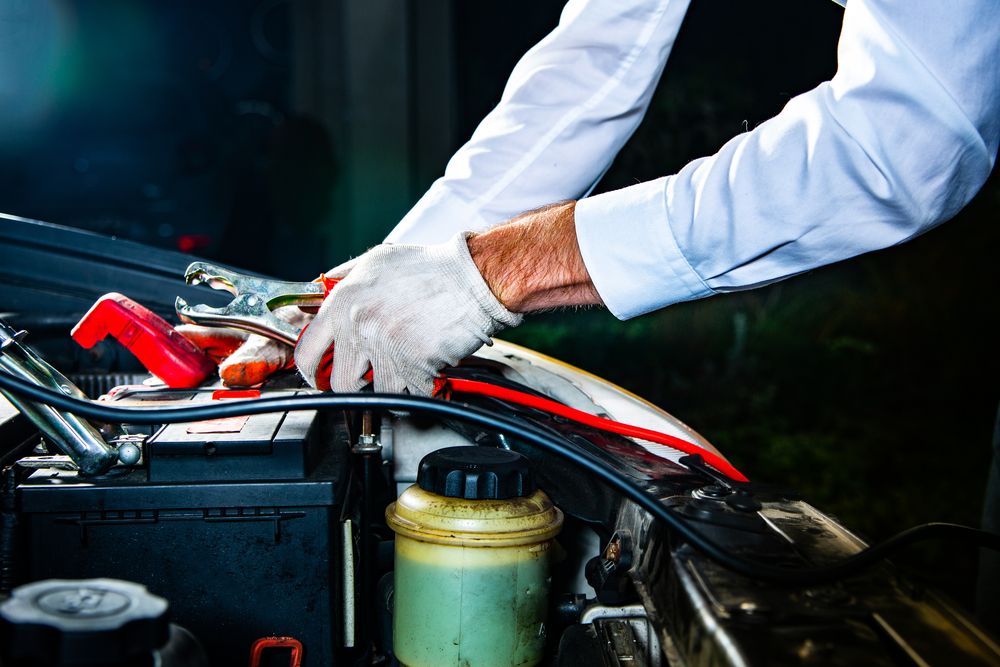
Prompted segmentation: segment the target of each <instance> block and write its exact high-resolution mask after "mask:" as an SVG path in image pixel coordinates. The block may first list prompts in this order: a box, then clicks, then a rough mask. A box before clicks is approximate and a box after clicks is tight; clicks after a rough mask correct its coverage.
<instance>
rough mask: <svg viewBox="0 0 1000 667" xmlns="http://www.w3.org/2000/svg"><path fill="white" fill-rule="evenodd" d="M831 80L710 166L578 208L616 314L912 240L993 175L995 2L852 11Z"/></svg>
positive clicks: (855, 2)
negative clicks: (837, 64) (837, 65)
mask: <svg viewBox="0 0 1000 667" xmlns="http://www.w3.org/2000/svg"><path fill="white" fill-rule="evenodd" d="M838 59H839V67H838V71H837V74H836V75H835V76H834V78H833V79H832V80H831V81H829V82H826V83H823V84H821V85H819V86H818V87H817V88H815V89H813V90H811V91H809V92H807V93H805V94H803V95H800V96H798V97H796V98H794V99H792V100H791V101H790V102H789V103H788V105H787V106H786V107H785V108H784V109H783V110H782V112H781V113H780V114H778V115H777V116H776V117H774V118H772V119H771V120H769V121H767V122H765V123H763V124H761V125H760V126H758V127H757V128H756V129H754V130H753V131H752V132H748V133H745V134H742V135H740V136H738V137H736V138H734V139H733V140H731V141H729V142H728V143H727V144H726V145H725V146H723V147H722V148H721V149H720V150H719V151H718V152H717V153H716V154H715V155H712V156H710V157H706V158H703V159H699V160H695V161H694V162H692V163H690V164H688V165H687V166H685V167H684V168H683V169H682V170H681V171H680V172H678V173H677V174H674V175H672V176H668V177H666V178H663V179H660V180H657V181H652V182H649V183H642V184H639V185H636V186H632V187H629V188H625V189H622V190H618V191H615V192H610V193H606V194H602V195H598V196H594V197H590V198H588V199H584V200H582V201H580V202H579V203H578V204H577V208H576V218H577V222H576V224H577V237H578V240H579V243H580V248H581V251H582V253H583V257H584V262H585V263H586V265H587V268H588V270H589V271H590V274H591V277H592V278H593V280H594V283H595V286H596V287H597V290H598V292H599V293H600V295H601V297H602V298H603V300H604V302H605V304H606V305H607V306H608V307H609V309H610V310H611V311H612V312H613V313H614V314H615V315H617V316H618V317H620V318H628V317H633V316H635V315H639V314H642V313H645V312H649V311H651V310H654V309H657V308H662V307H664V306H667V305H669V304H671V303H676V302H678V301H683V300H688V299H693V298H699V297H702V296H706V295H709V294H712V293H713V292H726V291H734V290H739V289H748V288H752V287H757V286H760V285H764V284H767V283H770V282H774V281H776V280H780V279H782V278H786V277H788V276H791V275H795V274H798V273H801V272H803V271H808V270H810V269H812V268H815V267H818V266H821V265H824V264H828V263H831V262H835V261H838V260H842V259H846V258H848V257H852V256H855V255H858V254H861V253H864V252H868V251H871V250H876V249H879V248H884V247H887V246H891V245H894V244H898V243H901V242H903V241H906V240H908V239H910V238H912V237H914V236H916V235H918V234H920V233H922V232H924V231H926V230H928V229H930V228H932V227H933V226H935V225H937V224H939V223H941V222H943V221H945V220H947V219H949V218H950V217H952V216H953V215H955V213H957V212H958V211H959V209H961V208H962V207H963V206H964V205H965V204H966V203H967V202H968V201H969V200H970V199H971V198H972V197H973V196H974V195H975V194H976V192H977V191H978V190H979V188H980V187H981V186H982V184H983V183H984V181H985V180H986V178H987V176H988V175H989V173H990V171H991V170H992V168H993V164H994V161H995V159H996V154H997V145H998V140H1000V139H998V136H1000V132H998V123H1000V70H998V69H997V67H998V63H1000V3H998V2H995V0H983V1H973V0H964V1H963V2H960V3H944V2H940V1H939V0H851V1H850V2H849V3H848V4H847V9H846V10H845V16H844V26H843V31H842V34H841V39H840V44H839V47H838Z"/></svg>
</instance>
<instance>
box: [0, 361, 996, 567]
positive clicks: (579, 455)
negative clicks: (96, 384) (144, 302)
mask: <svg viewBox="0 0 1000 667" xmlns="http://www.w3.org/2000/svg"><path fill="white" fill-rule="evenodd" d="M0 388H2V389H4V390H6V391H8V392H11V393H13V394H16V395H18V396H20V397H22V398H24V399H27V400H31V401H36V402H39V403H44V404H46V405H51V406H53V407H56V408H59V409H60V410H65V411H67V412H71V413H74V414H78V415H80V416H83V417H86V418H88V419H92V420H95V421H103V422H128V423H132V424H164V423H177V422H188V421H203V420H208V419H221V418H226V417H236V416H242V415H250V414H262V413H267V412H279V411H280V412H284V411H298V410H322V409H339V410H345V409H352V410H358V409H362V410H403V411H407V412H411V413H419V414H424V415H429V416H435V417H440V418H447V419H456V420H460V421H464V422H466V423H469V424H473V425H476V426H479V427H482V428H486V429H491V430H494V431H497V432H500V433H504V434H506V435H509V436H511V437H515V438H519V439H521V440H523V441H525V442H527V443H530V444H532V445H534V446H536V447H539V448H541V449H544V450H546V451H548V452H551V453H552V454H555V455H556V456H559V457H561V458H563V459H565V460H567V461H569V462H570V463H572V464H574V465H576V466H578V467H579V468H580V469H581V470H584V471H586V472H587V473H588V474H590V475H593V477H594V478H596V479H598V480H600V481H601V482H603V483H605V484H607V485H608V487H610V488H611V489H614V490H615V491H617V492H619V493H621V494H622V496H624V497H625V498H628V499H629V500H631V501H632V502H634V503H635V504H636V505H638V506H639V507H641V508H642V509H644V510H645V511H647V512H649V514H650V515H652V516H653V518H654V519H655V520H657V521H659V522H661V523H663V524H664V525H665V526H666V527H667V528H669V529H671V530H673V531H675V532H676V534H677V535H679V536H680V537H682V538H683V539H684V540H685V541H687V542H688V543H689V544H690V545H691V546H693V547H694V548H695V549H697V550H698V551H700V552H701V553H703V554H704V555H705V556H707V557H708V558H710V559H711V560H713V561H715V562H716V563H718V564H719V565H722V566H723V567H726V568H728V569H730V570H732V571H734V572H737V573H739V574H741V575H744V576H747V577H750V578H753V579H758V580H761V581H765V582H768V583H772V584H777V585H788V586H814V585H820V584H825V583H829V582H832V581H836V580H838V579H842V578H845V577H849V576H852V575H854V574H857V573H858V572H860V571H862V570H863V569H865V568H867V567H869V566H871V565H873V564H875V563H877V562H879V561H880V560H882V559H884V558H886V557H887V556H888V555H889V554H891V553H893V552H895V551H897V550H899V549H900V548H901V547H904V546H906V545H909V544H912V543H913V542H917V541H920V540H926V539H929V538H937V539H950V540H961V541H964V542H970V543H973V544H976V545H979V546H984V547H988V548H991V549H996V550H1000V535H996V534H993V533H989V532H985V531H982V530H977V529H975V528H971V527H968V526H962V525H958V524H951V523H926V524H922V525H919V526H914V527H913V528H909V529H907V530H904V531H903V532H901V533H898V534H896V535H894V536H893V537H891V538H889V539H887V540H885V541H884V542H880V543H878V544H875V545H873V546H870V547H868V548H866V549H863V550H861V551H859V552H858V553H856V554H854V555H852V556H849V557H847V558H844V559H843V560H841V561H839V562H837V563H834V564H832V565H826V566H820V567H803V568H790V567H780V566H775V565H771V564H769V563H763V562H758V561H754V560H750V559H746V558H742V557H740V556H737V555H735V554H734V553H732V552H730V551H728V550H727V549H726V548H724V547H722V546H720V545H718V544H716V543H715V542H713V541H712V540H711V539H709V538H707V537H705V536H704V535H703V534H702V533H701V532H699V531H698V530H697V529H696V528H695V527H694V526H692V525H691V524H690V523H689V522H688V520H686V519H685V518H684V517H682V516H679V515H678V514H676V513H674V512H673V511H671V510H670V509H669V508H667V507H665V506H664V505H663V504H661V503H660V502H659V500H658V499H657V498H655V497H654V496H652V495H649V494H648V493H646V492H645V491H644V490H643V489H641V488H640V487H639V486H637V485H636V484H635V483H634V482H632V481H631V480H630V479H629V478H628V477H626V476H624V475H622V474H621V473H619V472H618V471H616V470H614V469H613V468H611V467H609V466H608V465H607V464H606V463H604V462H603V461H601V460H600V459H598V458H596V457H595V456H593V455H591V454H589V453H587V452H585V451H583V450H579V449H576V448H573V447H571V446H569V445H567V444H566V443H565V442H563V441H562V440H560V439H559V438H557V437H554V436H553V435H551V434H549V433H547V432H546V431H545V430H544V429H542V428H540V427H538V426H535V425H533V424H531V423H529V422H526V421H522V420H518V419H514V418H511V417H507V416H503V415H496V414H492V413H490V412H487V411H485V410H482V409H480V408H476V407H473V406H470V405H463V404H460V403H455V402H449V401H442V400H438V399H433V398H423V397H419V396H406V395H398V394H315V395H306V396H295V397H289V398H261V399H254V400H234V401H226V402H224V403H221V404H218V405H209V406H198V407H188V408H152V409H150V408H119V407H112V406H108V405H102V404H100V403H98V402H95V401H89V400H83V399H79V398H72V397H69V396H66V395H63V394H60V393H58V392H55V391H50V390H47V389H43V388H40V387H37V386H35V385H33V384H31V383H29V382H26V381H23V380H20V379H19V378H16V377H14V376H12V375H10V374H7V373H0ZM453 389H455V391H458V387H457V386H456V387H453ZM553 403H554V402H553ZM555 405H559V404H557V403H556V404H555ZM562 407H565V406H562ZM661 435H662V434H661ZM637 437H646V436H644V435H639V436H637ZM688 444H689V445H690V443H688ZM671 446H674V445H671ZM691 446H694V445H691ZM699 453H701V452H699Z"/></svg>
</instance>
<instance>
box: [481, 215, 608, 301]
mask: <svg viewBox="0 0 1000 667" xmlns="http://www.w3.org/2000/svg"><path fill="white" fill-rule="evenodd" d="M575 208H576V202H572V201H571V202H563V203H560V204H553V205H552V206H548V207H545V208H543V209H539V210H537V211H531V212H529V213H525V214H523V215H521V216H519V217H517V218H515V219H513V220H511V221H510V222H508V223H505V224H502V225H499V226H497V227H494V228H493V229H490V230H488V231H486V232H483V233H481V234H475V235H473V236H471V237H469V252H470V253H471V255H472V259H473V261H475V263H476V266H477V267H478V268H479V272H480V273H482V274H483V278H484V279H485V280H486V284H487V285H489V288H490V289H491V290H492V291H493V294H494V295H495V296H496V297H497V299H499V300H500V302H501V303H503V304H504V306H506V307H507V309H508V310H511V311H513V312H517V313H527V312H532V311H537V310H546V309H550V308H558V307H560V306H583V305H595V304H600V303H601V297H600V296H599V295H598V294H597V290H596V289H595V288H594V284H593V282H591V280H590V274H589V273H588V272H587V267H586V265H584V263H583V257H582V256H581V255H580V246H579V245H578V244H577V240H576V229H575V226H574V218H573V212H574V209H575Z"/></svg>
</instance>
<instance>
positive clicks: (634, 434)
mask: <svg viewBox="0 0 1000 667" xmlns="http://www.w3.org/2000/svg"><path fill="white" fill-rule="evenodd" d="M444 380H445V385H446V386H447V387H450V388H451V389H452V390H453V391H457V392H463V393H466V394H476V395H479V396H490V397H492V398H498V399H500V400H502V401H508V402H510V403H516V404H517V405H523V406H525V407H529V408H535V409H538V410H542V411H544V412H548V413H550V414H553V415H558V416H560V417H565V418H566V419H570V420H572V421H575V422H577V423H580V424H584V425H585V426H590V427H591V428H596V429H598V430H601V431H607V432H609V433H617V434H618V435H624V436H627V437H629V438H639V439H641V440H648V441H650V442H655V443H657V444H660V445H666V446H667V447H670V448H671V449H676V450H678V451H681V452H684V453H685V454H698V455H700V456H701V457H702V458H703V459H705V463H708V464H709V465H711V466H712V467H713V468H715V469H716V470H718V471H719V472H721V473H722V474H724V475H726V476H727V477H729V478H730V479H732V480H733V481H736V482H749V481H750V480H749V479H747V478H746V476H745V475H744V474H743V473H741V472H740V471H739V470H737V469H736V468H735V467H734V466H733V464H731V463H730V462H729V461H727V460H726V459H724V458H723V457H721V456H719V455H718V454H716V453H715V452H711V451H709V450H707V449H705V448H704V447H699V446H698V445H696V444H694V443H693V442H688V441H687V440H684V439H682V438H678V437H676V436H673V435H668V434H666V433H660V432H659V431H653V430H651V429H648V428H643V427H641V426H633V425H632V424H625V423H623V422H619V421H615V420H613V419H608V418H607V417H598V416H597V415H592V414H590V413H587V412H584V411H582V410H577V409H576V408H571V407H569V406H568V405H563V404H562V403H558V402H556V401H553V400H551V399H548V398H541V397H539V396H532V395H531V394H527V393H525V392H523V391H515V390H513V389H508V388H506V387H499V386H497V385H493V384H489V383H488V382H479V381H478V380H465V379H463V378H455V377H446V378H445V379H444Z"/></svg>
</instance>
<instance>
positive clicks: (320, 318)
mask: <svg viewBox="0 0 1000 667" xmlns="http://www.w3.org/2000/svg"><path fill="white" fill-rule="evenodd" d="M332 309H333V301H332V299H330V298H329V297H328V298H327V299H326V301H324V302H323V305H322V306H321V307H320V309H319V312H318V313H317V314H316V317H315V318H313V321H312V322H311V323H310V324H309V326H308V327H306V329H305V330H304V331H303V332H302V336H301V337H300V338H299V342H298V343H297V344H296V345H295V365H296V366H297V367H298V369H299V372H300V373H301V374H302V377H304V378H305V380H306V382H308V383H309V385H310V386H311V387H313V388H315V387H316V371H317V369H318V368H319V364H320V361H322V359H323V355H324V354H326V351H327V350H329V349H330V346H331V345H333V330H332V327H331V325H330V319H331V313H330V311H331V310H332Z"/></svg>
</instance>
